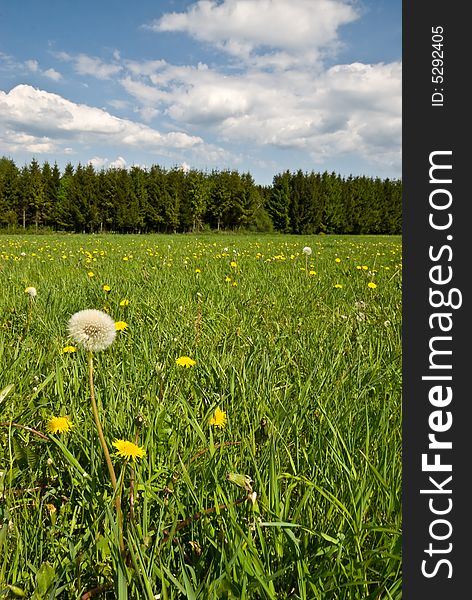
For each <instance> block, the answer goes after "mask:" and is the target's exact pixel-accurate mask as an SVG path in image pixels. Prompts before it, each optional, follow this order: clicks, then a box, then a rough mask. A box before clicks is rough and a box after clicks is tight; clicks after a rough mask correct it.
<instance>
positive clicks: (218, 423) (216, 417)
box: [208, 408, 226, 428]
mask: <svg viewBox="0 0 472 600" xmlns="http://www.w3.org/2000/svg"><path fill="white" fill-rule="evenodd" d="M208 424H209V425H213V426H214V427H221V428H223V427H224V426H225V425H226V413H225V411H224V410H221V409H220V408H217V409H215V412H214V413H213V416H212V417H210V420H209V421H208Z"/></svg>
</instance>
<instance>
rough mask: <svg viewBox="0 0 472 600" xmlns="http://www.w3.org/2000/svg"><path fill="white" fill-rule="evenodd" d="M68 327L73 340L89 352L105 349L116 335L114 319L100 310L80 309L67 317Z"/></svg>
mask: <svg viewBox="0 0 472 600" xmlns="http://www.w3.org/2000/svg"><path fill="white" fill-rule="evenodd" d="M68 329H69V333H70V335H71V336H72V337H73V338H74V340H75V341H76V342H77V344H79V346H82V347H83V348H85V350H89V351H90V352H97V351H98V350H105V348H108V346H109V345H110V344H111V343H112V342H113V340H114V339H115V336H116V328H115V321H113V319H112V318H111V317H110V315H107V313H105V312H102V311H101V310H95V309H93V308H91V309H87V310H80V311H79V312H76V313H75V314H74V315H72V317H71V318H70V319H69V323H68Z"/></svg>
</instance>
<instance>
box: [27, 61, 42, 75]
mask: <svg viewBox="0 0 472 600" xmlns="http://www.w3.org/2000/svg"><path fill="white" fill-rule="evenodd" d="M25 66H26V68H27V69H28V70H29V71H31V72H32V73H36V72H37V71H38V69H39V63H38V61H37V60H27V61H26V62H25Z"/></svg>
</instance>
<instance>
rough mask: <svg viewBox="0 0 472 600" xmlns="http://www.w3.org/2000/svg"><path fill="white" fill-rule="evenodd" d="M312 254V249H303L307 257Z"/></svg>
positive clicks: (306, 247)
mask: <svg viewBox="0 0 472 600" xmlns="http://www.w3.org/2000/svg"><path fill="white" fill-rule="evenodd" d="M311 253H312V249H311V248H310V246H305V247H304V248H303V254H306V255H307V256H310V255H311Z"/></svg>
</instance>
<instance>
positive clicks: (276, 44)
mask: <svg viewBox="0 0 472 600" xmlns="http://www.w3.org/2000/svg"><path fill="white" fill-rule="evenodd" d="M358 16H359V15H358V12H357V11H356V10H355V8H354V6H353V3H351V2H348V1H346V0H258V1H257V2H254V0H223V2H217V1H216V0H199V1H198V2H195V3H194V4H192V5H191V6H190V7H189V8H188V9H187V11H186V12H181V13H176V12H174V13H167V14H165V15H163V16H162V17H161V18H160V19H158V20H156V21H154V22H152V23H151V24H150V25H148V26H147V27H148V28H149V29H151V30H153V31H157V32H165V31H168V32H169V31H180V32H185V33H187V34H189V35H190V36H192V37H193V38H195V39H197V40H199V41H204V42H208V43H210V44H214V45H216V46H217V47H219V48H221V49H223V50H224V51H226V52H228V53H229V54H231V55H234V56H237V57H239V58H243V59H249V58H250V57H253V56H252V55H254V54H255V53H258V54H261V53H262V54H263V55H265V57H266V58H269V62H270V55H271V53H272V52H273V51H274V50H279V51H280V50H282V52H278V53H276V54H275V57H274V64H273V65H272V66H274V65H276V64H277V63H278V62H280V63H281V64H283V65H284V66H286V65H287V64H288V62H290V61H296V60H297V59H300V58H302V57H303V58H304V59H305V60H306V59H309V60H311V61H314V60H316V59H317V58H318V56H319V51H320V49H323V50H326V49H328V48H333V47H334V46H336V44H337V42H338V39H337V38H338V29H339V27H340V26H341V25H345V24H347V23H350V22H352V21H354V20H355V19H357V18H358Z"/></svg>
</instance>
